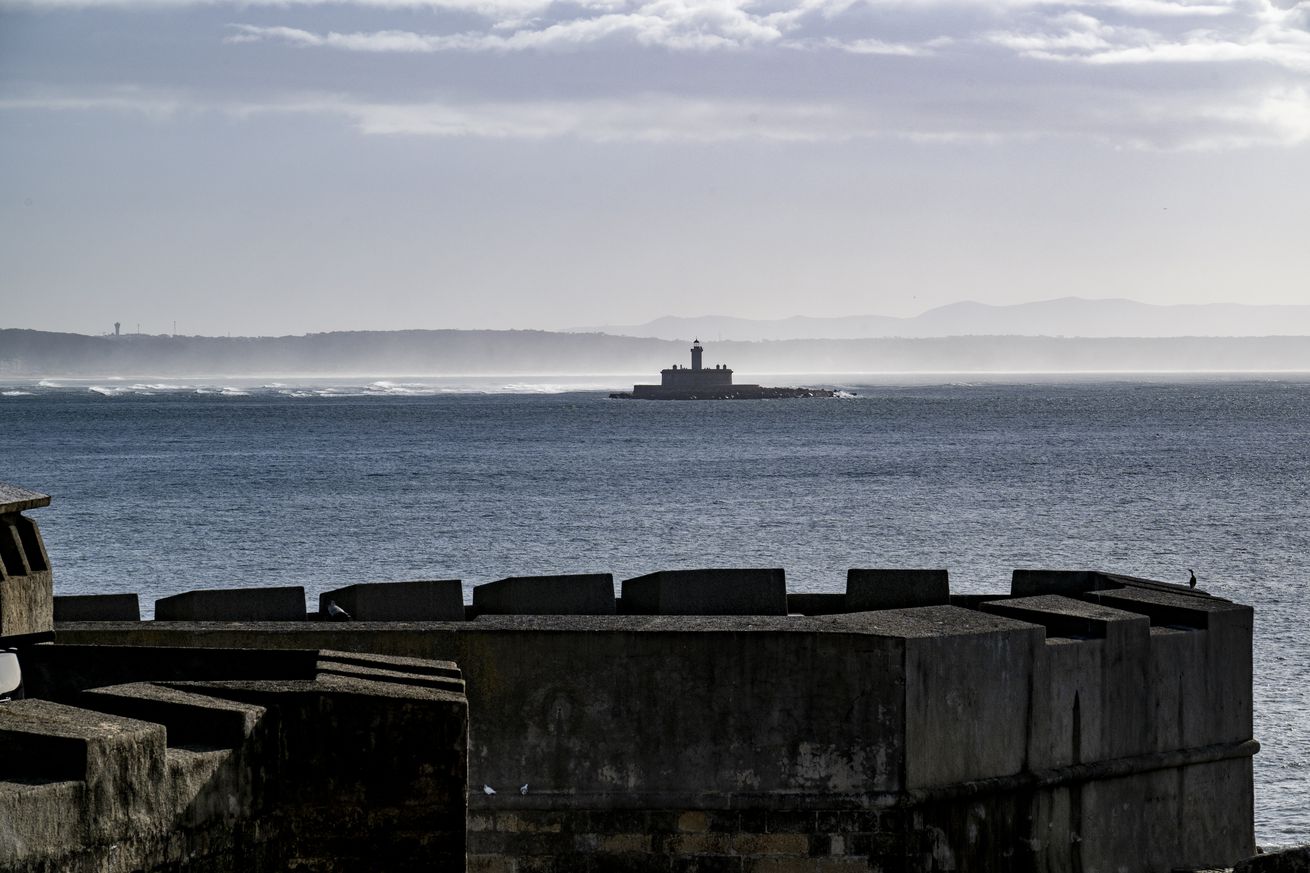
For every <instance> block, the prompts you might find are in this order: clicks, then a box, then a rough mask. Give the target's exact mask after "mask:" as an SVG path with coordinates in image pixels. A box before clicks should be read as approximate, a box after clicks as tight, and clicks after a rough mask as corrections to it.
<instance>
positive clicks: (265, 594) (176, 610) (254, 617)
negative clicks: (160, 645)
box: [155, 585, 305, 621]
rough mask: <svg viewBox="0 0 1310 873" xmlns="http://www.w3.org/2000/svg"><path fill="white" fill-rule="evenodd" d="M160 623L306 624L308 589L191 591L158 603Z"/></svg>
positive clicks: (297, 587) (298, 587)
mask: <svg viewBox="0 0 1310 873" xmlns="http://www.w3.org/2000/svg"><path fill="white" fill-rule="evenodd" d="M155 620H156V621H304V620H305V589H304V588H302V587H300V586H299V585H289V586H286V587H281V588H225V589H217V590H210V591H187V592H185V593H183V594H174V595H173V596H172V597H163V598H160V599H159V600H156V601H155Z"/></svg>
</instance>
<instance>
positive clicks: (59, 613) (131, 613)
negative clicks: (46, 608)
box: [55, 594, 141, 621]
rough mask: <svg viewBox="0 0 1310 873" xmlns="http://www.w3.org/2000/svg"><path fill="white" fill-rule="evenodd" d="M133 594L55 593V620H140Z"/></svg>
mask: <svg viewBox="0 0 1310 873" xmlns="http://www.w3.org/2000/svg"><path fill="white" fill-rule="evenodd" d="M140 620H141V602H140V600H139V599H138V598H137V595H135V594H56V595H55V621H140Z"/></svg>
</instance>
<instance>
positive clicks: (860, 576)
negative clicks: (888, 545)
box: [846, 568, 951, 612]
mask: <svg viewBox="0 0 1310 873" xmlns="http://www.w3.org/2000/svg"><path fill="white" fill-rule="evenodd" d="M950 602H951V583H950V579H949V574H948V573H947V572H946V571H945V570H912V569H905V568H894V569H855V568H852V569H851V570H848V571H847V573H846V608H847V609H849V610H850V611H851V612H863V611H866V610H871V609H906V608H908V607H911V606H946V605H948V604H950Z"/></svg>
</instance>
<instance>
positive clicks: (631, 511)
mask: <svg viewBox="0 0 1310 873" xmlns="http://www.w3.org/2000/svg"><path fill="white" fill-rule="evenodd" d="M633 381H634V379H633V378H632V377H628V376H576V375H575V376H546V377H542V376H536V377H524V376H516V377H499V378H497V377H481V378H462V379H453V378H450V379H437V378H418V377H392V378H391V379H387V380H379V379H376V378H356V379H351V378H344V377H343V378H336V379H287V378H284V379H280V380H279V379H262V380H245V381H240V380H230V379H229V380H223V379H211V380H143V381H132V380H127V379H103V380H93V381H74V380H42V381H39V382H38V381H9V382H4V383H0V481H6V482H10V483H13V484H16V485H21V486H24V487H28V488H32V489H35V490H38V491H43V492H46V493H49V494H51V495H53V497H54V502H53V504H52V505H51V506H50V507H49V508H47V509H42V510H38V511H36V512H33V513H31V514H32V515H33V517H35V518H36V519H37V520H38V521H39V523H40V524H41V526H42V529H43V531H44V534H45V538H46V541H47V546H48V549H49V552H50V556H51V560H52V563H53V566H54V569H55V588H56V592H57V593H62V594H85V593H96V592H131V591H135V592H138V593H139V594H140V595H141V600H142V606H143V609H144V611H145V612H146V614H147V615H149V614H150V611H151V607H152V603H153V601H154V599H155V598H157V597H161V596H164V595H168V594H172V593H176V592H178V591H182V590H186V589H191V588H210V587H225V586H233V587H237V586H252V585H283V584H295V585H303V586H305V588H306V590H307V592H308V594H309V597H310V602H311V603H314V604H316V603H317V594H318V592H319V591H322V590H326V589H330V588H335V587H339V586H341V585H346V584H350V583H353V582H360V581H373V580H403V579H438V578H458V579H462V580H463V581H464V584H465V586H466V592H467V589H468V588H471V586H473V585H475V584H478V583H481V582H486V581H490V580H494V579H499V578H502V577H505V576H511V575H527V574H536V573H557V572H611V573H613V574H614V577H615V578H616V579H623V578H627V577H630V576H635V575H638V574H641V573H646V572H649V571H653V570H657V569H670V568H680V567H682V568H690V567H706V566H771V567H783V568H785V569H786V573H787V580H788V586H789V588H790V590H792V591H841V590H844V585H845V574H846V570H847V568H849V567H859V566H906V567H946V568H948V569H949V570H950V578H951V587H952V590H953V591H955V592H957V593H968V592H978V593H984V592H1004V591H1007V590H1008V586H1009V579H1010V573H1011V571H1012V569H1013V568H1016V567H1064V568H1097V569H1106V570H1112V571H1117V572H1122V573H1128V574H1132V575H1138V576H1146V577H1149V578H1153V579H1161V580H1165V581H1171V582H1185V581H1186V580H1187V578H1188V573H1189V570H1194V571H1195V573H1196V576H1197V579H1198V580H1199V587H1201V588H1203V589H1205V590H1207V591H1209V592H1211V593H1213V594H1216V595H1219V596H1222V597H1227V598H1231V599H1234V600H1238V601H1240V602H1243V603H1248V604H1251V605H1253V606H1254V607H1255V620H1256V625H1255V632H1256V637H1255V680H1254V681H1255V734H1256V737H1257V739H1259V740H1260V742H1261V744H1262V750H1261V752H1260V754H1259V755H1258V756H1257V757H1256V759H1255V774H1256V836H1257V842H1258V843H1260V844H1261V845H1262V846H1270V847H1272V846H1286V845H1293V844H1301V843H1310V790H1308V789H1310V586H1308V584H1307V583H1308V582H1310V376H1307V375H1287V374H1269V375H1259V374H1244V375H1237V376H1205V375H1199V376H1182V375H1136V376H1134V375H1115V376H1109V375H1103V376H1069V375H1047V376H1034V375H1005V374H997V375H991V376H986V377H980V376H953V375H949V374H936V375H916V376H895V375H892V376H851V375H818V376H796V375H790V376H789V375H786V374H783V375H779V376H774V377H760V378H759V379H758V380H755V379H753V380H752V381H760V382H761V383H763V384H779V385H798V384H804V385H818V386H825V387H832V388H836V389H838V390H839V395H838V396H837V397H834V398H831V399H808V400H780V401H704V402H646V401H631V400H613V399H610V398H609V397H608V392H610V391H616V390H626V389H628V388H630V386H631V384H632V382H633Z"/></svg>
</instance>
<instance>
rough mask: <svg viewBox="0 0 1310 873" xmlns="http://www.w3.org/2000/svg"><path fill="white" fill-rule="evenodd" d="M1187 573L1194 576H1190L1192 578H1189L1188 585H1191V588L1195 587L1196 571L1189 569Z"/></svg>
mask: <svg viewBox="0 0 1310 873" xmlns="http://www.w3.org/2000/svg"><path fill="white" fill-rule="evenodd" d="M1187 573H1188V575H1189V576H1191V577H1192V578H1190V579H1188V580H1187V585H1188V587H1190V588H1195V587H1196V571H1195V570H1188V571H1187Z"/></svg>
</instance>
